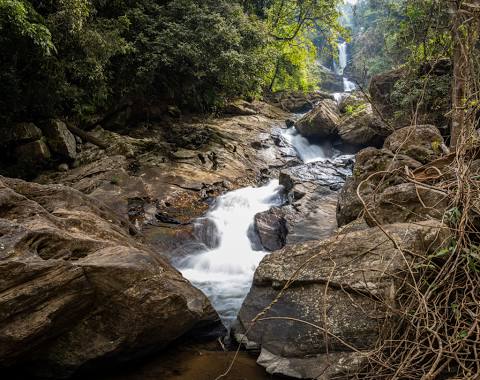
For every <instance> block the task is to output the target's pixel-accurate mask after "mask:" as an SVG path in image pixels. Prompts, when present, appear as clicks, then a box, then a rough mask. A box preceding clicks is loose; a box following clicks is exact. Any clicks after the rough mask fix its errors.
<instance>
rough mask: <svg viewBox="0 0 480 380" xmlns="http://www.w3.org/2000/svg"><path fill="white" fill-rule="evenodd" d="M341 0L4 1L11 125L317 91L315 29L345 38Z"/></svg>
mask: <svg viewBox="0 0 480 380" xmlns="http://www.w3.org/2000/svg"><path fill="white" fill-rule="evenodd" d="M336 3H337V0H322V1H316V0H312V1H302V2H297V1H233V2H232V1H224V0H221V1H201V2H199V1H194V0H181V1H134V2H129V1H114V2H105V1H90V0H71V1H70V0H65V1H64V0H62V1H23V0H2V1H1V3H0V30H1V37H0V38H1V42H0V43H1V45H2V50H3V54H2V58H1V62H0V65H1V66H0V72H1V74H0V75H1V78H0V83H1V93H2V94H4V95H5V96H2V99H1V100H0V102H1V103H0V114H1V118H2V120H3V122H2V124H4V123H8V122H9V121H11V120H17V121H18V120H24V119H35V118H48V117H52V116H58V115H65V116H68V117H73V118H78V119H79V120H84V119H88V118H89V117H91V116H92V115H94V114H96V113H98V112H102V111H105V110H108V109H109V108H111V107H113V106H115V105H118V103H119V101H122V100H124V99H136V100H137V101H141V102H146V101H150V100H152V99H153V101H155V100H164V101H171V102H174V103H175V104H177V105H178V106H180V107H182V108H185V107H188V108H191V109H196V110H206V111H207V110H211V109H212V108H214V107H219V106H221V105H222V104H224V103H225V102H226V101H228V100H231V99H234V98H238V97H247V98H255V97H258V96H260V95H261V94H262V92H263V91H264V90H265V89H266V88H267V89H268V88H270V89H272V90H279V89H302V90H308V89H313V88H314V87H315V85H316V83H315V80H314V78H313V75H314V74H313V70H314V63H315V59H316V50H315V46H314V45H313V44H312V36H313V34H314V33H315V31H316V30H323V31H326V32H325V39H328V40H329V41H335V39H336V38H337V36H338V34H339V33H340V32H341V30H342V29H341V28H340V26H339V24H338V22H337V19H338V15H339V14H338V11H337V9H336V6H335V5H336ZM297 14H298V17H297V16H296V15H297Z"/></svg>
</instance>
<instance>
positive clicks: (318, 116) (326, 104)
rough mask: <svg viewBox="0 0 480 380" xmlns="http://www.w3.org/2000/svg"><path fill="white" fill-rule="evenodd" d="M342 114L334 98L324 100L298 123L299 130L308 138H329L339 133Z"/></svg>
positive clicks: (296, 125)
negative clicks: (339, 112) (340, 114)
mask: <svg viewBox="0 0 480 380" xmlns="http://www.w3.org/2000/svg"><path fill="white" fill-rule="evenodd" d="M339 125H340V116H339V114H338V109H337V104H336V103H335V102H334V101H333V100H322V101H321V102H320V103H319V104H318V105H317V106H316V107H315V108H314V109H313V110H312V111H310V112H309V113H308V114H306V115H305V116H304V117H302V118H301V119H300V120H299V121H298V122H297V123H296V124H295V127H296V128H297V130H298V132H300V134H301V135H302V136H304V137H307V138H329V137H335V136H337V134H338V127H339Z"/></svg>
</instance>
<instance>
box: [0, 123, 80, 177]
mask: <svg viewBox="0 0 480 380" xmlns="http://www.w3.org/2000/svg"><path fill="white" fill-rule="evenodd" d="M81 142H82V141H81V139H80V138H79V137H76V136H74V135H73V134H72V133H71V132H70V130H69V129H68V128H67V126H66V124H65V123H64V122H62V121H61V120H49V121H47V122H45V123H41V124H39V126H37V125H35V124H33V123H18V124H16V125H14V126H12V127H11V128H2V129H0V145H1V147H2V149H3V152H2V154H1V155H2V159H3V160H4V161H5V162H7V163H8V166H9V168H7V167H5V168H3V169H4V171H6V172H9V173H8V174H11V175H15V176H31V175H32V174H35V171H36V170H38V169H40V168H44V167H47V166H48V165H49V164H51V162H55V163H56V164H57V166H58V168H59V170H63V171H65V170H68V168H69V164H72V163H73V162H74V160H75V158H76V157H77V149H79V146H77V143H80V144H81Z"/></svg>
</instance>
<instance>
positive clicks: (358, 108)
mask: <svg viewBox="0 0 480 380" xmlns="http://www.w3.org/2000/svg"><path fill="white" fill-rule="evenodd" d="M366 108H367V105H366V104H365V103H361V104H348V105H347V106H346V107H345V113H346V114H347V115H348V116H353V115H356V114H358V113H360V112H362V111H363V110H365V109H366Z"/></svg>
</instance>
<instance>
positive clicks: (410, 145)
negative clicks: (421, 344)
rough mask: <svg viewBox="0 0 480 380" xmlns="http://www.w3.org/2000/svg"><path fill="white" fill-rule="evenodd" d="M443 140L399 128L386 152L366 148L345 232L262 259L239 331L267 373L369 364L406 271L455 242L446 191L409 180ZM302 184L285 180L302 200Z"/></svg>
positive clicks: (330, 373) (325, 372) (346, 210)
mask: <svg viewBox="0 0 480 380" xmlns="http://www.w3.org/2000/svg"><path fill="white" fill-rule="evenodd" d="M442 143H443V139H442V136H441V134H440V132H439V131H438V129H437V128H436V127H434V126H431V125H426V126H415V127H406V128H402V129H399V130H397V131H395V132H394V133H393V134H392V135H390V136H389V137H388V138H387V139H386V141H385V143H384V145H383V147H382V148H373V147H370V148H367V149H364V150H362V151H360V152H359V153H358V154H357V156H356V162H355V166H354V169H353V176H352V177H350V178H348V179H347V180H346V183H345V186H344V188H343V190H342V191H341V195H340V199H339V200H338V206H337V219H338V225H339V226H340V227H341V228H339V229H338V230H337V231H336V233H334V228H333V229H332V228H331V229H330V234H329V236H328V237H327V238H325V239H323V238H324V237H325V236H322V235H320V234H319V235H318V236H317V237H314V236H311V237H310V239H304V240H302V241H300V242H298V243H293V244H287V245H286V247H285V248H283V249H282V250H278V251H275V252H273V253H272V254H270V255H268V256H266V257H265V258H264V259H263V261H262V262H261V263H260V265H259V267H258V269H257V271H256V273H255V278H254V282H253V286H252V288H251V290H250V293H249V294H248V296H247V298H246V300H245V302H244V304H243V306H242V309H241V310H240V313H239V316H238V319H237V323H236V326H235V330H234V333H235V336H236V338H237V340H238V341H240V342H242V343H244V344H245V345H246V346H247V348H250V349H256V350H260V356H259V359H258V363H259V364H260V365H262V366H264V367H265V368H266V369H267V371H268V372H269V373H271V374H282V375H286V376H291V377H293V378H299V379H322V380H326V379H330V378H342V376H347V375H348V374H352V373H355V371H358V370H359V368H360V367H361V366H362V365H363V364H365V361H366V360H367V357H368V353H369V351H370V350H372V349H374V347H375V344H376V342H377V340H378V339H379V337H380V334H381V332H382V331H384V329H385V328H388V327H389V326H392V325H393V324H395V318H394V317H393V316H392V314H391V313H390V312H389V311H390V310H392V309H394V308H395V307H396V306H397V298H396V297H397V292H398V289H399V288H400V286H401V285H402V283H403V281H402V278H403V277H404V276H406V273H407V271H408V268H411V267H412V266H414V264H415V262H416V260H417V257H419V256H421V255H426V254H431V253H434V252H435V251H436V250H437V249H438V248H439V247H440V246H441V245H442V244H444V243H445V241H447V240H448V237H449V230H448V228H446V227H445V226H444V224H443V223H442V221H441V220H442V216H443V215H444V213H445V211H446V209H447V207H448V200H447V196H446V194H444V193H442V192H440V191H437V190H433V189H431V188H429V187H426V186H422V185H420V184H414V183H411V182H409V181H408V180H406V179H405V173H406V170H407V169H406V168H408V170H414V169H416V168H419V167H421V166H422V165H423V164H424V163H426V162H428V161H430V160H433V159H435V158H437V157H439V156H440V155H441V150H440V149H439V147H440V146H441V144H442ZM292 174H293V173H292ZM312 175H313V176H314V170H313V171H312ZM294 178H295V177H294V175H293V176H290V177H288V180H287V179H286V178H285V180H284V181H283V182H284V183H285V184H286V185H287V188H288V189H290V191H291V192H292V196H293V197H300V198H302V197H304V195H303V194H304V193H308V192H305V191H304V188H303V186H304V185H303V184H302V183H300V182H298V183H297V182H296V181H295V180H294ZM320 182H321V181H320ZM359 195H360V197H361V199H360V198H359ZM365 207H368V210H369V212H368V213H365V212H364V210H365ZM271 214H272V217H274V216H277V217H278V211H277V210H275V211H274V212H272V213H271ZM263 218H264V216H262V217H260V218H258V219H263ZM257 224H259V220H257ZM378 225H381V226H382V228H379V227H378ZM286 284H288V289H286V290H283V289H284V287H285V286H286ZM254 319H256V323H255V324H253V325H252V324H251V321H252V320H254Z"/></svg>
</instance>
